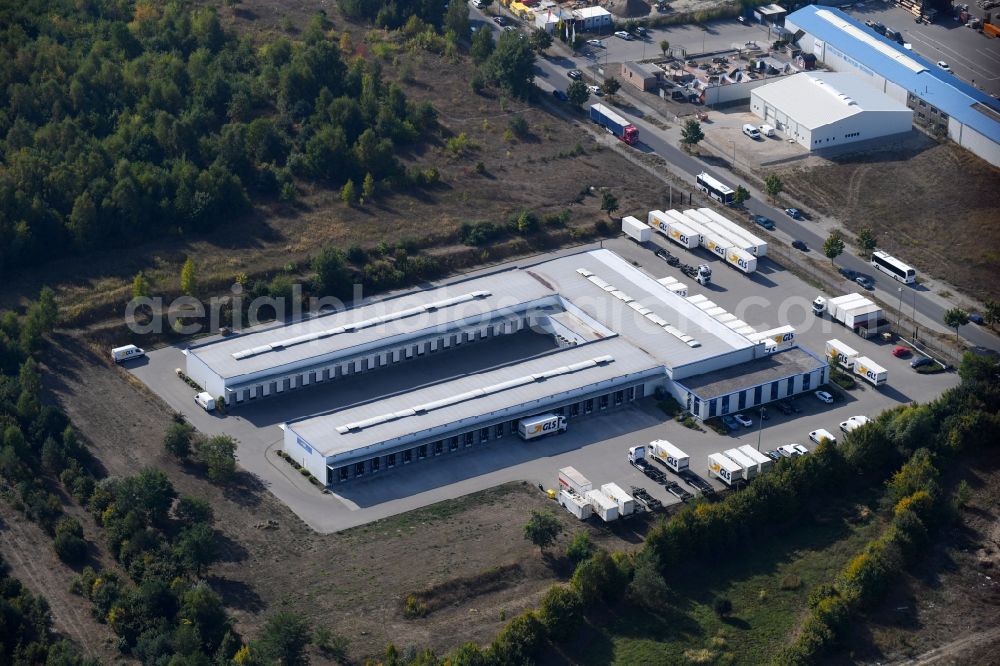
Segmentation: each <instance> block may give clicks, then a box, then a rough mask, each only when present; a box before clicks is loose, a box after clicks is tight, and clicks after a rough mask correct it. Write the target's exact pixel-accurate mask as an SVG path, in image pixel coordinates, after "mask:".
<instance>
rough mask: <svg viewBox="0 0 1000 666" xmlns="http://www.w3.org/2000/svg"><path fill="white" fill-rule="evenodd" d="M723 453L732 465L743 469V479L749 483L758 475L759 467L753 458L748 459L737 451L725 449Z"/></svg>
mask: <svg viewBox="0 0 1000 666" xmlns="http://www.w3.org/2000/svg"><path fill="white" fill-rule="evenodd" d="M723 453H725V454H726V456H727V457H728V458H729V459H730V460H732V461H733V462H734V463H736V464H737V465H739V466H740V467H742V468H743V478H744V479H746V480H747V481H749V480H750V479H752V478H754V477H756V476H757V475H758V474H760V466H759V465H758V464H757V461H756V460H754V459H753V458H748V457H747V456H746V454H745V453H742V452H741V451H740V450H739V449H727V450H726V451H724V452H723Z"/></svg>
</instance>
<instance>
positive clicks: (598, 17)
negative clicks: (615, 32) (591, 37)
mask: <svg viewBox="0 0 1000 666" xmlns="http://www.w3.org/2000/svg"><path fill="white" fill-rule="evenodd" d="M573 18H574V19H576V29H577V30H580V31H581V32H601V31H602V30H604V29H606V28H611V26H612V25H614V21H613V20H612V18H611V12H609V11H608V10H607V9H605V8H604V7H582V8H580V9H574V10H573Z"/></svg>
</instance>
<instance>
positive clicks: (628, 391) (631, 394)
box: [625, 386, 635, 402]
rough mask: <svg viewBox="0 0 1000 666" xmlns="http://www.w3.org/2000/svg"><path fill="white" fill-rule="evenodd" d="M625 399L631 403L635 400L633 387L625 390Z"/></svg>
mask: <svg viewBox="0 0 1000 666" xmlns="http://www.w3.org/2000/svg"><path fill="white" fill-rule="evenodd" d="M625 399H626V400H628V401H629V402H632V401H633V400H635V387H634V386H629V387H628V388H627V389H625Z"/></svg>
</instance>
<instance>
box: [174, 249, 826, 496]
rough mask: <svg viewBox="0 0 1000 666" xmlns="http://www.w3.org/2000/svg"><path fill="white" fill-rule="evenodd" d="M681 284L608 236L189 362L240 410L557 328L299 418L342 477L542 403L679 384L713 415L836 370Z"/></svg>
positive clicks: (255, 335) (310, 444)
mask: <svg viewBox="0 0 1000 666" xmlns="http://www.w3.org/2000/svg"><path fill="white" fill-rule="evenodd" d="M671 286H672V285H667V284H664V283H662V282H659V281H657V280H655V279H653V278H652V277H650V276H649V275H647V274H646V273H644V272H642V271H641V270H639V269H638V268H636V267H634V266H632V265H631V264H629V263H628V262H627V261H625V260H624V259H622V258H621V257H619V256H618V255H616V254H614V253H613V252H610V251H608V250H595V251H590V252H584V253H580V254H576V255H570V256H566V257H561V258H558V259H554V260H551V261H545V262H542V263H538V264H535V265H531V266H525V267H518V268H512V269H509V270H504V271H500V272H497V273H493V274H488V275H484V276H479V277H475V278H470V279H467V280H462V281H459V282H456V283H452V284H448V285H446V286H442V287H437V288H434V289H427V290H421V291H415V292H412V293H408V294H405V295H403V296H399V297H396V298H391V299H387V300H384V301H379V302H375V303H368V304H366V305H362V306H360V307H356V308H353V309H350V310H346V311H341V312H337V313H333V314H328V315H324V316H319V317H315V318H312V319H308V320H306V321H302V322H299V323H296V324H291V325H287V326H272V327H268V328H265V329H263V330H257V331H251V332H247V333H245V334H242V335H237V336H234V337H230V338H224V339H221V340H218V341H215V342H210V343H207V344H205V345H201V346H199V347H194V348H191V349H189V350H188V351H187V372H188V375H189V376H190V377H191V378H192V379H194V380H195V381H196V382H198V383H199V384H200V385H202V386H204V387H206V389H207V390H209V391H210V392H211V393H212V394H213V395H220V396H223V397H225V398H226V400H227V402H228V403H229V404H230V405H232V406H233V407H237V408H239V407H240V406H241V405H245V404H246V403H250V402H254V401H257V400H261V399H264V398H266V397H269V396H274V395H279V394H283V393H286V392H291V391H297V390H308V387H310V386H312V385H319V384H324V383H330V382H337V381H341V382H342V381H364V379H363V378H360V377H359V375H364V374H366V373H372V372H380V371H383V368H386V367H387V366H390V365H395V364H400V363H405V362H407V361H408V360H410V359H414V358H417V357H421V356H424V355H430V354H441V355H442V356H443V359H442V360H445V359H446V358H447V353H448V350H449V349H451V348H454V347H457V346H466V345H472V344H476V343H477V342H479V341H482V340H486V339H489V338H496V337H498V336H504V335H510V334H513V333H515V332H517V331H522V330H524V329H526V328H530V329H531V330H532V331H534V332H535V333H538V334H542V335H546V336H551V338H552V340H553V341H554V343H555V344H554V348H553V350H552V351H551V352H547V353H543V354H541V355H536V356H533V357H531V358H524V359H521V360H516V361H513V362H510V363H506V364H503V365H501V366H498V367H492V368H483V369H482V370H481V371H479V372H474V373H471V374H466V375H462V376H458V377H453V378H450V379H445V380H443V381H438V382H434V383H431V384H429V385H424V386H419V387H416V388H414V387H413V386H399V387H398V390H397V391H396V392H393V393H392V394H387V395H385V396H383V397H379V398H377V399H374V400H367V401H363V402H360V403H357V404H351V405H343V406H336V407H333V408H332V409H331V411H329V412H326V413H322V414H319V415H313V416H308V417H305V418H302V419H298V420H293V421H290V422H288V423H286V424H285V425H284V426H283V428H284V450H285V452H286V453H288V454H289V455H290V456H292V457H293V458H294V459H295V460H297V461H298V462H299V463H300V464H302V465H303V466H304V467H306V468H307V469H308V470H309V471H310V472H312V474H313V475H315V476H316V478H318V479H321V480H325V481H326V483H327V484H336V483H340V482H344V481H348V480H351V479H354V478H358V477H368V476H371V475H373V474H378V473H380V472H385V471H386V470H388V469H392V468H395V467H399V466H404V465H408V464H410V463H416V462H419V461H422V460H426V459H432V458H434V457H436V456H440V455H448V454H451V453H455V452H458V451H461V450H465V449H469V448H473V447H477V446H481V445H483V444H486V443H488V442H491V441H494V440H496V439H500V438H503V437H511V436H515V437H516V436H517V434H516V433H517V423H518V420H519V419H522V418H525V417H527V416H533V415H537V414H540V413H545V412H556V413H559V414H561V415H564V416H566V417H567V418H568V419H570V421H572V420H573V419H576V418H579V417H584V416H586V415H588V414H592V413H597V412H601V411H603V410H607V409H613V408H615V407H617V406H620V405H624V404H627V403H629V402H632V401H634V400H637V399H639V398H642V397H644V396H647V395H651V394H652V393H653V392H654V391H657V390H664V391H666V392H668V393H669V394H670V395H672V396H673V397H674V398H675V399H677V400H678V402H679V403H680V404H681V405H682V406H684V407H685V408H686V409H687V410H688V411H690V412H691V413H692V414H694V415H696V416H697V417H699V418H709V417H713V416H720V415H723V414H726V413H729V412H730V411H732V412H735V411H737V409H740V408H744V407H752V406H754V405H758V404H762V403H765V402H770V401H771V400H775V399H778V398H784V397H787V396H789V395H793V394H795V393H800V392H802V391H806V390H809V389H811V388H815V387H816V386H819V385H821V384H823V383H825V382H826V380H827V378H828V373H829V366H828V364H827V363H826V361H825V360H824V359H822V358H821V357H819V356H816V355H814V354H812V353H810V352H807V351H805V350H802V349H800V348H799V347H796V346H794V330H792V329H791V328H790V327H783V328H780V329H774V330H772V331H764V332H758V331H756V330H754V328H753V327H751V326H749V325H748V324H747V323H746V322H743V321H741V320H739V319H738V318H737V317H735V316H734V315H732V314H730V313H727V312H726V311H725V310H723V309H722V308H719V307H718V306H716V305H715V304H714V303H713V302H711V301H710V300H708V299H707V298H706V297H705V296H702V295H693V296H686V295H685V293H686V292H685V291H683V290H677V289H672V288H671ZM445 362H446V361H445ZM390 372H391V371H390Z"/></svg>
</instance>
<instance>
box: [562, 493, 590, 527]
mask: <svg viewBox="0 0 1000 666" xmlns="http://www.w3.org/2000/svg"><path fill="white" fill-rule="evenodd" d="M559 506H561V507H563V508H564V509H566V510H567V511H569V512H570V513H572V514H573V515H574V516H576V517H577V518H579V519H580V520H586V519H587V518H590V517H591V516H592V515H594V507H593V505H592V504H591V503H590V500H588V499H587V498H585V497H583V496H582V495H577V494H576V493H575V492H573V491H572V490H569V489H566V488H563V489H562V490H560V491H559Z"/></svg>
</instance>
